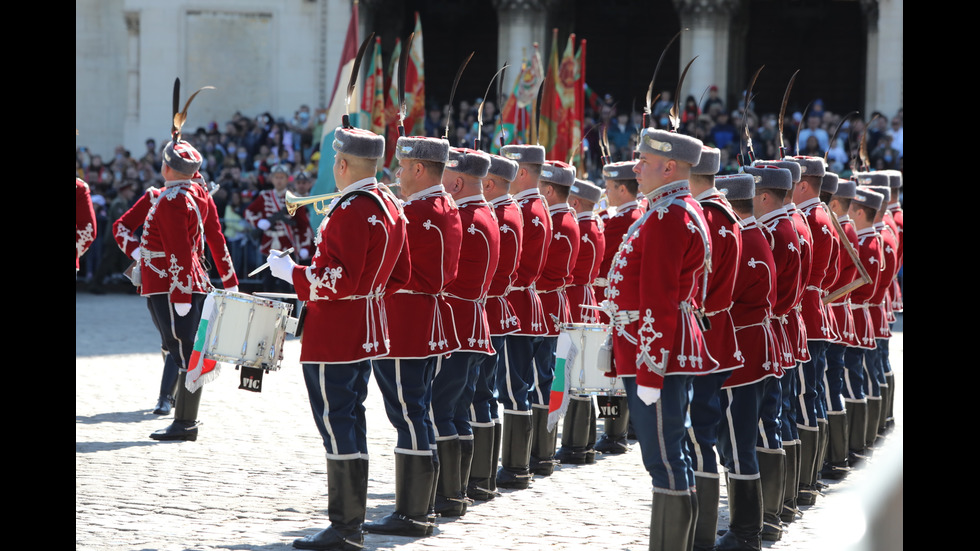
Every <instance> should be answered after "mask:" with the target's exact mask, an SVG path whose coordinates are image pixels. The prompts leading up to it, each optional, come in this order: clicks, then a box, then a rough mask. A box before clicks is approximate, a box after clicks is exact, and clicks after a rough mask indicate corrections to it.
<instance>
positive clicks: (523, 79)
mask: <svg viewBox="0 0 980 551" xmlns="http://www.w3.org/2000/svg"><path fill="white" fill-rule="evenodd" d="M543 81H544V71H543V70H542V69H541V51H540V49H539V47H538V44H537V42H535V43H534V54H532V55H531V59H530V60H527V59H525V60H522V61H521V70H520V72H519V73H518V74H517V78H516V79H514V89H513V91H512V92H511V94H510V96H508V98H507V101H506V102H505V103H504V106H503V108H502V109H501V113H500V124H499V125H498V131H497V134H496V135H495V136H494V140H493V142H494V143H493V147H492V148H491V150H490V151H491V152H492V153H496V152H497V151H499V150H500V133H501V132H503V135H504V145H507V144H511V143H528V137H527V129H528V126H529V124H528V121H529V120H530V107H531V104H532V103H534V102H535V101H537V98H538V88H540V86H541V83H542V82H543Z"/></svg>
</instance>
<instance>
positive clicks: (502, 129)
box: [490, 60, 528, 153]
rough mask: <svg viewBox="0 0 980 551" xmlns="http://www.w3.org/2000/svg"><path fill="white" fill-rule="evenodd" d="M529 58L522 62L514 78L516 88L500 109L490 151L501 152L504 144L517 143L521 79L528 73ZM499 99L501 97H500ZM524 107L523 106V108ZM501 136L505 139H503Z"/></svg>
mask: <svg viewBox="0 0 980 551" xmlns="http://www.w3.org/2000/svg"><path fill="white" fill-rule="evenodd" d="M527 70H528V64H527V60H524V61H522V62H521V70H520V71H519V72H518V73H517V78H515V79H514V89H513V92H511V94H510V96H509V97H508V98H507V101H506V102H505V103H504V105H503V107H502V108H501V110H500V123H499V124H497V131H496V132H495V133H494V135H493V139H492V140H491V143H490V152H491V153H499V152H500V148H501V147H502V146H505V145H508V144H512V143H517V142H516V140H515V138H516V135H517V133H518V132H519V131H520V130H519V122H520V118H519V117H518V113H517V111H518V108H517V96H518V92H519V91H520V86H521V79H522V78H524V75H525V74H526V73H527ZM498 101H499V99H498ZM522 109H523V108H522ZM501 137H503V139H502V140H501Z"/></svg>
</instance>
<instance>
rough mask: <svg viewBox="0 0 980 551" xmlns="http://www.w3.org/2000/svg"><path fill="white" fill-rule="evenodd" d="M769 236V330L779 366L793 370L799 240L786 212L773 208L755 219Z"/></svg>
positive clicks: (798, 290)
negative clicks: (772, 269) (772, 288)
mask: <svg viewBox="0 0 980 551" xmlns="http://www.w3.org/2000/svg"><path fill="white" fill-rule="evenodd" d="M759 224H761V225H764V226H765V227H766V229H767V230H768V231H769V233H770V234H771V235H772V241H771V243H770V245H771V247H772V258H773V261H774V262H775V263H776V303H775V304H774V305H773V308H772V313H773V320H774V321H773V324H774V327H773V329H774V330H775V331H776V337H777V338H778V341H779V353H780V360H781V362H782V363H781V365H782V367H783V368H784V369H790V368H793V367H796V354H795V351H796V340H797V335H798V334H799V333H798V332H793V331H791V329H795V324H794V325H793V326H792V327H791V326H790V317H794V312H793V306H794V305H795V304H796V303H797V302H798V297H799V293H800V271H801V260H800V239H799V234H797V233H796V228H795V227H794V225H793V220H792V219H791V218H790V217H789V215H788V214H787V212H786V209H776V210H774V211H772V212H769V213H766V214H764V215H762V216H760V217H759Z"/></svg>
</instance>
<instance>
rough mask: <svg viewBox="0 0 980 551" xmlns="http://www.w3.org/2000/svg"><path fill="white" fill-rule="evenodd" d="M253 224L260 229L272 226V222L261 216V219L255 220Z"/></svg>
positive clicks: (263, 229)
mask: <svg viewBox="0 0 980 551" xmlns="http://www.w3.org/2000/svg"><path fill="white" fill-rule="evenodd" d="M255 225H256V226H258V228H259V229H260V230H262V231H265V230H267V229H269V228H271V227H272V222H269V221H268V220H266V219H265V218H263V219H262V220H259V221H258V222H256V223H255Z"/></svg>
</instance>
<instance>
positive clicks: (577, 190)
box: [555, 178, 606, 464]
mask: <svg viewBox="0 0 980 551" xmlns="http://www.w3.org/2000/svg"><path fill="white" fill-rule="evenodd" d="M601 197H602V188H600V187H599V186H597V185H595V184H593V183H592V182H590V181H588V180H581V179H578V178H576V179H575V183H574V184H572V187H571V188H569V191H568V206H569V207H571V208H572V210H573V211H575V217H576V219H577V220H578V229H579V234H580V235H581V239H580V242H579V254H578V258H577V259H576V260H575V267H574V268H572V283H571V285H569V286H568V287H567V288H566V293H567V294H568V304H569V307H570V308H571V313H572V321H574V322H575V323H591V324H595V323H599V317H598V310H597V309H596V306H597V305H598V302H597V301H596V296H595V291H594V290H593V287H592V283H593V282H594V281H595V280H596V278H597V277H598V275H599V264H600V263H601V262H602V258H603V253H604V251H605V248H606V238H605V237H604V236H603V233H602V232H603V224H602V220H601V219H600V218H599V214H598V213H597V212H596V211H595V205H596V203H598V202H599V199H600V198H601ZM589 307H592V308H589ZM589 361H591V360H589ZM585 368H586V369H592V368H594V366H592V365H586V366H585ZM595 423H596V414H595V407H593V405H592V396H591V395H588V394H586V395H580V396H571V399H570V400H569V402H568V411H567V412H566V413H565V424H564V427H563V428H562V432H561V448H559V450H558V453H557V454H556V456H555V457H556V459H558V460H559V461H561V462H562V463H569V464H583V463H594V462H595V438H596V436H595V435H596V428H595Z"/></svg>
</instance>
